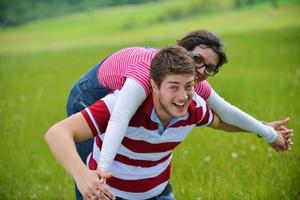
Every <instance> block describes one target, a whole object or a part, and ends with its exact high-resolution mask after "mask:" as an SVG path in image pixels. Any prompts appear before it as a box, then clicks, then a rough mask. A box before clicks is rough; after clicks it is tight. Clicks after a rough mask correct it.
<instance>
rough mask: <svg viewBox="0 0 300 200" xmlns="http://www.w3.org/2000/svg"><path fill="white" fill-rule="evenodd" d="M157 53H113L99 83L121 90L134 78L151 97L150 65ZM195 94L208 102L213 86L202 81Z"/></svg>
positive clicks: (130, 50) (140, 49) (134, 50)
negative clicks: (128, 80)
mask: <svg viewBox="0 0 300 200" xmlns="http://www.w3.org/2000/svg"><path fill="white" fill-rule="evenodd" d="M157 51H158V50H157V49H153V48H145V47H130V48H126V49H121V50H119V51H117V52H115V53H113V54H112V55H110V56H109V57H108V58H107V59H105V61H104V62H103V63H102V64H101V67H100V68H99V71H98V80H99V82H100V83H101V84H102V85H103V86H104V87H107V88H109V89H111V90H117V89H118V90H120V89H121V88H122V87H123V85H124V82H125V80H126V78H132V79H134V80H135V81H137V82H138V83H139V84H140V85H141V86H142V87H143V88H144V90H145V92H146V95H149V94H150V81H149V80H150V65H151V61H152V59H153V57H154V56H155V54H156V52H157ZM195 92H196V93H197V94H198V95H200V96H201V97H202V98H203V99H205V100H206V99H207V98H208V97H209V96H210V93H211V86H210V85H209V83H208V82H207V81H202V82H200V83H198V84H197V85H196V86H195Z"/></svg>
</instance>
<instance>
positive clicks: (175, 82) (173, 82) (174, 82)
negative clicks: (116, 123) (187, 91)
mask: <svg viewBox="0 0 300 200" xmlns="http://www.w3.org/2000/svg"><path fill="white" fill-rule="evenodd" d="M194 81H195V80H192V81H189V82H187V83H185V85H187V84H191V83H194ZM168 83H171V84H177V85H179V84H180V83H179V82H177V81H169V82H168Z"/></svg>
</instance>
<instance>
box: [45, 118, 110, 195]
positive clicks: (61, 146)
mask: <svg viewBox="0 0 300 200" xmlns="http://www.w3.org/2000/svg"><path fill="white" fill-rule="evenodd" d="M92 136H93V134H92V131H91V129H90V127H89V126H88V124H87V122H86V120H85V119H84V117H83V115H82V114H81V113H77V114H75V115H72V116H70V117H68V118H67V119H64V120H62V121H60V122H58V123H57V124H55V125H54V126H52V127H51V128H50V129H49V130H48V131H47V133H46V134H45V140H46V141H47V143H48V145H49V148H50V149H51V151H52V153H53V155H54V157H55V158H56V159H57V161H58V162H59V163H60V164H61V165H62V166H63V167H64V168H65V169H66V171H67V172H68V173H70V174H71V175H72V176H73V177H74V179H75V182H76V183H77V185H78V188H79V191H80V192H81V194H82V195H83V196H84V197H85V198H91V197H93V196H97V197H98V198H100V199H101V198H103V199H105V197H104V196H103V193H101V192H100V191H103V192H104V193H106V195H108V196H109V197H110V198H112V199H113V198H114V196H113V194H112V193H111V192H109V191H108V190H107V189H106V188H105V187H104V186H103V185H102V184H100V179H99V177H100V175H99V172H98V171H96V170H89V169H88V167H87V166H85V165H84V163H83V162H82V161H81V159H80V157H79V155H78V153H77V151H76V147H75V142H80V141H83V140H86V139H88V138H91V137H92ZM102 176H103V174H102ZM106 176H107V177H105V178H109V177H110V176H111V174H110V173H107V174H106Z"/></svg>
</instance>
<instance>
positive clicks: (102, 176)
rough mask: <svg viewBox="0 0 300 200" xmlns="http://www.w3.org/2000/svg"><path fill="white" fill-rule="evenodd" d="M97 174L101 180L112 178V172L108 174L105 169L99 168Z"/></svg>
mask: <svg viewBox="0 0 300 200" xmlns="http://www.w3.org/2000/svg"><path fill="white" fill-rule="evenodd" d="M97 174H98V176H99V177H100V178H110V177H112V173H111V172H106V171H104V170H103V169H101V168H100V167H98V169H97Z"/></svg>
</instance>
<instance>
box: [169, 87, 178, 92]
mask: <svg viewBox="0 0 300 200" xmlns="http://www.w3.org/2000/svg"><path fill="white" fill-rule="evenodd" d="M169 89H170V90H172V91H174V90H176V89H177V87H176V86H171V87H169Z"/></svg>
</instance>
